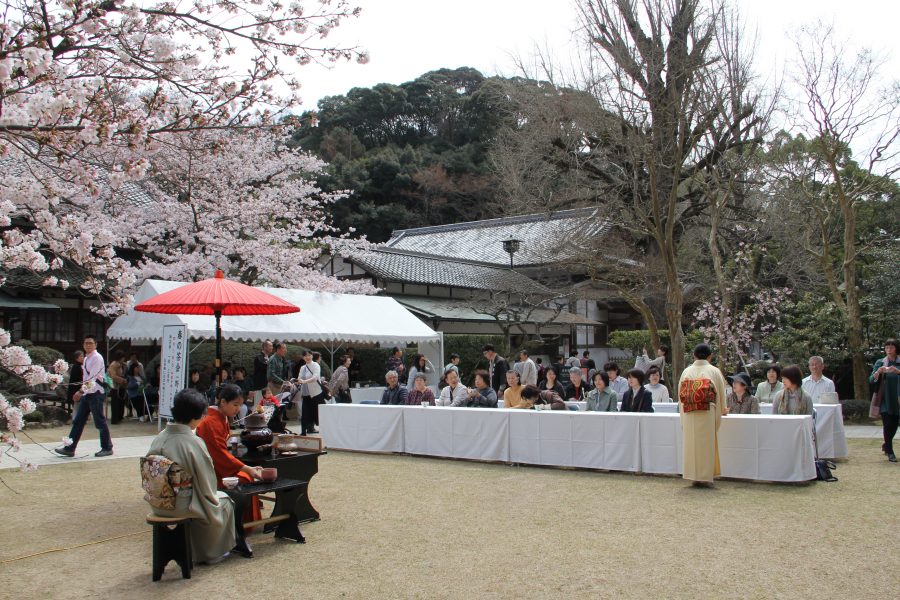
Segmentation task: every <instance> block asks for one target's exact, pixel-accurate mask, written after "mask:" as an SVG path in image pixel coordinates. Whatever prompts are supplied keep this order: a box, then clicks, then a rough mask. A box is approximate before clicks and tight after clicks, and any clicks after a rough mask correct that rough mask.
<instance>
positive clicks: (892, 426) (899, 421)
mask: <svg viewBox="0 0 900 600" xmlns="http://www.w3.org/2000/svg"><path fill="white" fill-rule="evenodd" d="M881 425H882V427H884V452H885V453H886V454H893V453H894V436H895V435H897V426H898V425H900V417H898V416H897V415H889V414H887V413H881Z"/></svg>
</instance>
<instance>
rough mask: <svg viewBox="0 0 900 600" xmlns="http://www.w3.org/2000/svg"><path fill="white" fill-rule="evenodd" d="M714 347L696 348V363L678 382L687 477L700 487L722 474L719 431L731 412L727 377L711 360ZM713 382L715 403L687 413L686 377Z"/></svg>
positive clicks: (710, 384) (703, 345)
mask: <svg viewBox="0 0 900 600" xmlns="http://www.w3.org/2000/svg"><path fill="white" fill-rule="evenodd" d="M711 354H712V350H711V349H710V347H709V346H707V345H706V344H699V345H698V346H697V347H696V348H694V364H692V365H691V366H689V367H688V368H687V369H685V370H684V372H683V373H682V374H681V379H680V380H679V382H678V390H679V402H678V411H679V413H680V414H681V431H682V442H683V450H684V478H685V479H687V480H688V481H691V482H693V485H695V486H698V487H712V485H713V479H715V477H716V476H717V475H720V474H721V469H720V467H719V446H718V431H719V424H720V423H721V420H722V415H724V414H727V412H728V408H727V406H728V404H727V402H726V397H725V377H724V376H723V375H722V372H721V371H719V369H717V368H716V367H714V366H713V365H711V364H710V363H709V357H710V355H711ZM688 379H690V380H694V382H695V383H696V382H702V381H704V380H706V381H708V382H709V384H708V385H709V387H711V388H712V389H713V390H715V396H716V397H715V404H712V403H711V404H710V405H709V409H708V410H694V411H691V412H685V410H684V401H685V400H690V398H686V397H685V396H684V394H683V393H682V384H683V383H684V382H685V381H686V380H688Z"/></svg>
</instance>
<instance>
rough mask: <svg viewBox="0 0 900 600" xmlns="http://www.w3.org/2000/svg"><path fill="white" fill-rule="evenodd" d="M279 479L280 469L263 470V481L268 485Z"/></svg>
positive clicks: (269, 468) (267, 468) (266, 468)
mask: <svg viewBox="0 0 900 600" xmlns="http://www.w3.org/2000/svg"><path fill="white" fill-rule="evenodd" d="M276 479H278V469H276V468H274V467H265V468H263V470H262V480H263V481H265V482H266V483H272V482H273V481H275V480H276Z"/></svg>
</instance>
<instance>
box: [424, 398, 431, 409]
mask: <svg viewBox="0 0 900 600" xmlns="http://www.w3.org/2000/svg"><path fill="white" fill-rule="evenodd" d="M428 406H431V404H429V403H428V402H427V401H425V400H423V401H422V408H426V407H428Z"/></svg>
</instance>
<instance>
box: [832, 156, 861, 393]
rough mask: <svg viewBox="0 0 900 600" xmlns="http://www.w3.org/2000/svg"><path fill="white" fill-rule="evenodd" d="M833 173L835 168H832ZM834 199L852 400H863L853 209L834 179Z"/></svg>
mask: <svg viewBox="0 0 900 600" xmlns="http://www.w3.org/2000/svg"><path fill="white" fill-rule="evenodd" d="M833 171H834V172H835V173H836V174H837V173H838V171H837V169H833ZM837 183H838V190H839V192H838V198H839V201H840V204H841V212H842V213H843V217H844V248H843V251H844V252H843V254H844V262H843V271H844V297H845V298H846V315H847V321H846V323H847V325H846V328H847V342H848V343H849V346H850V356H851V359H852V362H853V398H854V399H855V400H865V398H866V396H867V395H868V394H869V377H868V372H867V370H866V359H865V355H864V354H863V351H864V350H865V347H864V346H865V335H864V330H863V321H862V309H861V307H860V304H859V288H858V287H857V281H856V275H857V273H856V206H855V203H854V202H852V201H851V200H850V199H849V198H847V197H846V195H845V194H844V188H843V182H842V181H841V180H840V179H838V180H837Z"/></svg>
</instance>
